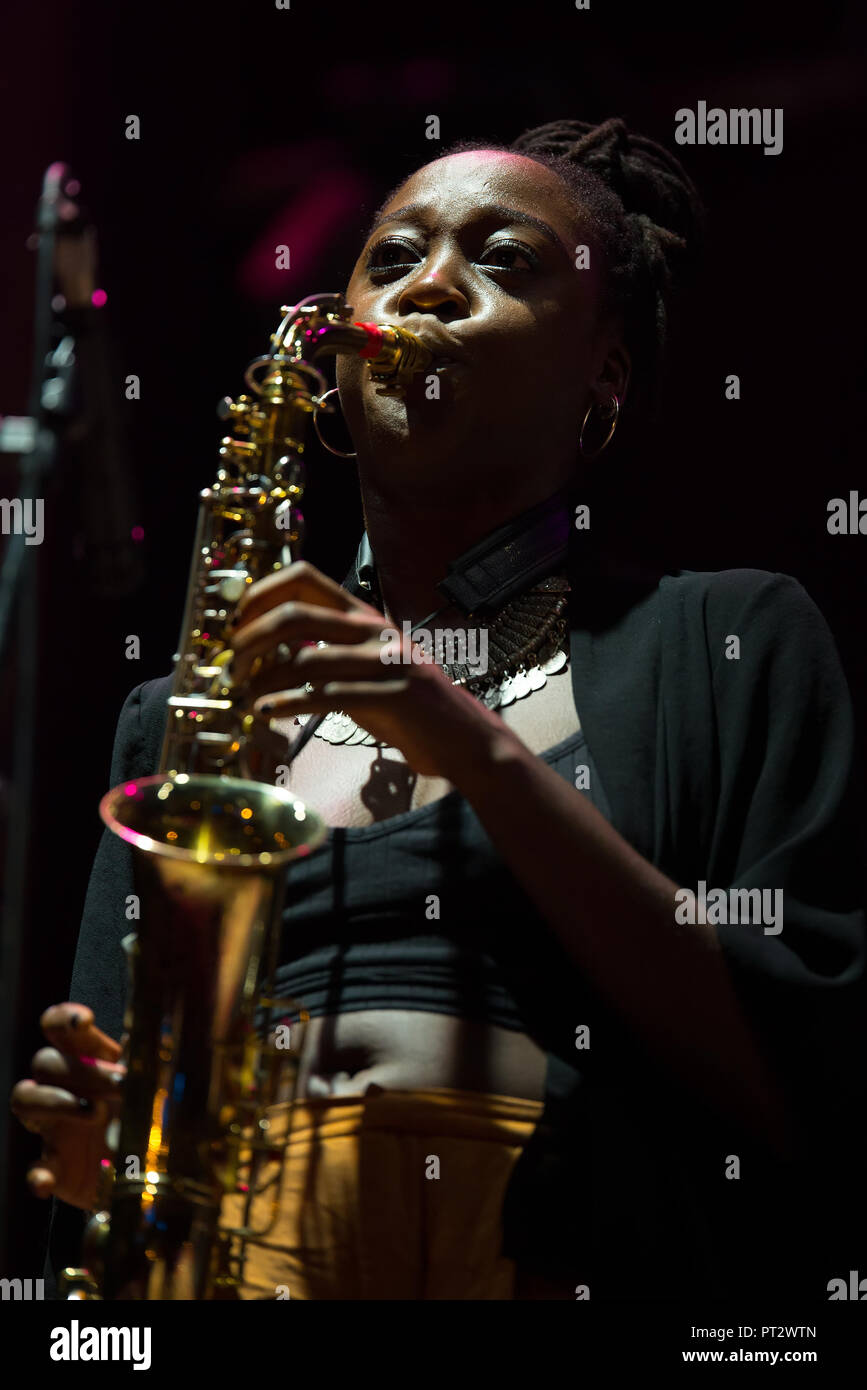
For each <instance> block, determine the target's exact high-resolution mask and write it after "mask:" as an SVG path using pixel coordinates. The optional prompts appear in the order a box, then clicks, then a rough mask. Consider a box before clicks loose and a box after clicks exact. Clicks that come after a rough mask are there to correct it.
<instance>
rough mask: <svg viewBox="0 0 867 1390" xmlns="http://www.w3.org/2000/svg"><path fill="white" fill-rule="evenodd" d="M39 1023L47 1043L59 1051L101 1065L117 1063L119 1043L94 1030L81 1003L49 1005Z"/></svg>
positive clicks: (91, 1014) (88, 1013) (91, 1019)
mask: <svg viewBox="0 0 867 1390" xmlns="http://www.w3.org/2000/svg"><path fill="white" fill-rule="evenodd" d="M40 1023H41V1025H42V1031H43V1033H44V1034H45V1036H46V1037H47V1039H48V1041H49V1042H50V1043H51V1044H52V1045H53V1046H54V1047H56V1048H57V1050H58V1051H59V1052H66V1053H72V1054H74V1055H76V1056H80V1057H92V1058H95V1059H97V1060H99V1061H102V1062H117V1061H118V1060H119V1059H120V1056H121V1047H120V1043H118V1042H116V1041H115V1040H114V1038H110V1037H109V1036H108V1034H107V1033H103V1031H102V1029H101V1028H97V1026H96V1024H95V1023H94V1021H93V1012H92V1010H91V1009H89V1008H88V1007H87V1006H86V1005H85V1004H75V1003H65V1004H53V1005H52V1006H51V1008H49V1009H46V1010H45V1013H44V1014H43V1015H42V1017H41V1019H40Z"/></svg>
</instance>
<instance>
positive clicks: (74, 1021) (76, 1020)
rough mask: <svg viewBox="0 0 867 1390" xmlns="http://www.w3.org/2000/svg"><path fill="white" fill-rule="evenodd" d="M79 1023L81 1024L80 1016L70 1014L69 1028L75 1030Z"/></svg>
mask: <svg viewBox="0 0 867 1390" xmlns="http://www.w3.org/2000/svg"><path fill="white" fill-rule="evenodd" d="M80 1022H81V1014H70V1015H69V1027H70V1028H77V1027H78V1025H79V1023H80Z"/></svg>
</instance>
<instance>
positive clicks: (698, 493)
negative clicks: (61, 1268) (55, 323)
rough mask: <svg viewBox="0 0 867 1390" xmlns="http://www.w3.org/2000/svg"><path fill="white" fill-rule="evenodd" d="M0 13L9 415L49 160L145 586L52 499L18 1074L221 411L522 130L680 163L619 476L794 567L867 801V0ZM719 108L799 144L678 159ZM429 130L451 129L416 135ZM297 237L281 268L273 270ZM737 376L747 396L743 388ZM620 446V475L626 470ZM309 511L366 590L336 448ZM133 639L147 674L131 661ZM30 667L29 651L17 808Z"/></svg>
mask: <svg viewBox="0 0 867 1390" xmlns="http://www.w3.org/2000/svg"><path fill="white" fill-rule="evenodd" d="M125 9H126V10H127V13H124V11H125ZM4 26H5V32H4V37H3V42H2V51H3V60H2V73H0V117H2V127H0V128H2V170H3V177H2V187H3V215H2V226H0V303H2V305H3V328H2V336H0V412H2V413H4V414H24V413H25V412H26V409H27V393H28V384H29V375H30V351H31V331H32V297H33V274H34V268H35V266H34V256H33V254H32V252H30V251H28V250H26V249H25V241H26V239H27V237H28V234H29V233H30V231H31V230H32V219H33V212H34V206H35V202H36V199H37V196H38V193H39V189H40V186H41V179H42V175H43V172H44V170H45V168H46V166H47V165H48V164H49V163H50V162H51V161H52V160H55V159H64V160H67V161H68V162H70V163H71V164H72V165H73V166H74V168H75V170H76V172H77V174H78V177H79V178H80V180H81V182H82V186H83V193H84V196H85V198H86V201H87V203H88V205H89V207H90V209H91V210H92V213H93V215H94V217H95V219H96V223H97V225H98V228H99V235H100V246H101V270H100V275H99V282H100V284H101V285H102V286H103V287H104V288H105V289H106V290H107V291H108V296H109V299H108V306H107V310H106V312H107V313H108V315H109V316H110V317H109V321H110V326H111V332H112V336H113V344H114V346H113V355H112V365H113V370H114V371H115V373H116V389H117V394H118V399H119V403H120V404H119V409H120V412H121V416H122V421H123V427H124V432H125V438H126V447H127V453H126V460H127V461H126V465H125V466H126V467H127V468H128V479H129V485H130V487H131V489H132V496H133V498H134V501H133V502H132V504H131V509H132V513H133V514H134V519H135V522H136V524H138V525H140V526H142V527H143V529H144V541H143V542H142V543H141V545H140V548H139V554H140V556H141V558H142V560H143V564H144V572H145V576H146V578H145V582H144V584H143V585H142V586H140V587H139V588H138V589H137V590H135V591H134V592H132V593H129V594H126V595H115V596H112V597H105V596H97V595H95V594H94V593H93V592H92V590H91V587H90V586H89V582H88V578H87V566H86V556H82V554H81V541H80V537H81V534H82V532H83V529H84V527H83V520H82V516H81V506H80V490H79V489H78V488H77V487H76V486H75V484H74V483H73V482H72V481H69V480H67V481H65V482H64V481H63V480H61V481H60V482H58V484H57V485H56V486H55V488H54V489H53V490H51V491H49V492H47V493H46V539H45V543H44V545H43V546H42V548H41V551H40V557H39V560H40V566H41V593H42V626H41V633H40V691H39V698H38V706H37V715H38V729H39V744H38V781H37V797H36V803H37V807H36V809H37V814H36V823H35V825H34V827H33V834H32V837H31V845H32V857H31V865H30V869H31V878H30V881H31V891H30V904H29V908H28V915H27V928H26V940H25V961H24V978H23V981H22V987H21V990H20V992H19V1006H18V1007H19V1018H18V1031H17V1038H18V1055H17V1057H16V1058H15V1059H14V1070H13V1075H16V1076H21V1075H25V1074H26V1071H27V1060H28V1058H29V1056H30V1055H31V1053H32V1052H33V1051H34V1050H35V1048H36V1047H37V1046H38V1045H39V1041H40V1034H39V1029H38V1016H39V1013H40V1012H41V1010H42V1009H44V1008H45V1007H46V1006H47V1005H48V1004H49V1003H52V1002H55V1001H57V1000H60V999H63V998H65V997H66V995H67V991H68V981H69V975H70V970H71V963H72V956H73V952H74V947H75V940H76V935H77V929H78V923H79V919H80V914H81V907H82V902H83V898H84V893H85V888H86V883H87V876H88V873H89V868H90V863H91V860H92V857H93V854H94V852H95V849H96V844H97V840H98V837H99V834H100V829H101V827H100V823H99V821H98V818H97V810H96V808H97V803H98V800H99V797H100V795H101V794H102V793H103V792H104V791H105V790H106V788H107V778H108V772H109V761H110V754H111V744H112V738H113V733H114V725H115V721H116V718H117V714H118V711H119V709H120V706H121V704H122V702H123V699H124V698H125V696H126V695H127V693H128V692H129V690H130V689H131V688H132V687H133V686H134V685H136V684H138V683H139V682H140V681H142V680H146V679H148V678H150V677H153V676H159V675H163V674H166V673H167V672H168V670H169V669H170V664H171V656H172V653H173V651H174V645H175V641H176V637H177V630H178V627H179V623H180V617H181V606H182V601H183V592H184V586H185V582H186V576H187V572H188V568H189V557H190V546H191V543H192V536H193V526H194V522H195V513H196V496H197V490H198V489H199V488H200V487H201V486H203V485H205V484H207V483H208V482H210V481H211V480H212V477H213V475H214V471H215V464H216V447H217V443H218V439H219V435H220V433H221V431H220V428H219V426H218V423H217V421H216V418H215V415H214V406H215V403H216V401H217V399H218V398H219V397H220V396H222V395H224V394H227V393H228V394H231V395H234V394H236V393H237V392H238V391H239V390H240V389H242V375H243V370H244V368H245V367H246V365H247V363H248V361H249V360H250V359H251V358H252V357H254V356H256V355H257V354H258V353H260V352H262V351H264V350H265V348H266V346H267V339H268V334H269V333H270V332H272V331H273V330H274V329H275V328H276V325H277V322H278V317H279V315H278V310H279V305H280V304H281V303H285V302H294V301H295V300H297V299H298V298H300V297H301V296H302V295H305V294H309V293H312V292H313V291H317V290H332V289H340V288H343V286H344V284H345V282H346V279H347V277H348V273H349V270H350V267H351V265H352V262H353V260H354V258H355V255H356V254H357V251H358V249H359V238H360V234H361V230H362V228H363V227H364V226H365V225H366V222H367V220H368V219H369V217H370V215H371V213H372V212H373V210H374V209H375V208H376V206H377V205H378V204H379V202H380V201H381V198H382V196H383V195H384V193H385V192H386V190H388V189H389V188H390V187H392V185H393V184H395V183H396V182H397V181H398V180H399V179H401V178H402V177H403V176H404V175H405V174H407V173H409V172H410V171H411V170H413V169H414V168H416V167H418V166H419V165H420V164H423V163H426V162H427V161H428V160H430V159H432V158H435V157H436V155H437V154H438V153H439V150H440V148H441V147H442V146H443V145H447V144H449V143H451V142H452V141H454V140H456V139H460V138H468V137H477V136H478V137H484V138H490V139H493V140H496V141H509V140H511V139H513V138H514V137H515V136H516V135H517V134H519V133H520V132H521V131H522V130H524V129H525V128H526V127H528V126H531V125H536V124H540V123H543V122H546V121H549V120H552V119H555V118H560V117H577V118H579V119H585V120H594V121H595V120H602V119H604V118H606V117H607V116H611V115H618V116H622V117H624V118H625V119H626V121H627V122H628V124H630V126H632V127H633V128H634V129H636V130H639V131H642V132H644V133H646V134H648V135H651V136H653V137H655V138H656V139H658V140H661V141H663V142H666V143H668V144H669V145H670V147H671V148H672V149H673V150H674V151H675V153H677V154H678V156H679V157H680V158H681V160H682V161H683V163H684V164H685V166H686V168H687V170H688V172H689V173H690V174H691V176H692V177H693V179H694V180H695V181H696V183H697V184H698V187H699V189H700V191H701V193H702V195H703V197H704V199H705V202H706V204H707V207H708V210H709V213H710V219H711V237H710V245H709V248H708V254H707V261H706V266H705V269H704V271H703V274H702V277H701V279H700V282H699V283H698V285H697V286H696V287H695V289H694V291H693V292H692V294H691V297H690V299H689V302H688V303H687V304H686V305H685V306H684V312H683V316H682V319H681V323H680V326H679V329H678V333H677V335H676V339H675V342H674V345H673V353H672V364H671V376H670V386H669V389H668V392H667V395H666V398H665V403H664V408H663V412H662V417H661V420H660V424H659V427H658V429H657V431H656V433H655V434H654V435H653V436H650V437H649V438H648V441H647V445H646V448H644V449H642V450H640V451H638V452H637V455H636V458H635V459H633V460H631V463H630V467H631V468H632V469H633V470H634V471H633V473H632V477H631V478H630V474H629V473H628V472H627V473H626V474H625V476H624V479H623V485H622V487H620V488H619V497H620V505H621V507H622V520H623V526H624V530H626V528H631V532H632V534H634V535H635V537H636V540H637V542H640V543H642V544H643V545H644V546H645V547H649V548H650V549H651V550H658V551H659V553H660V554H662V555H664V556H665V558H666V559H667V560H669V562H670V563H671V564H672V566H673V567H682V568H687V569H698V570H708V569H723V568H729V567H735V566H754V567H757V568H760V569H766V570H773V571H776V570H780V571H783V572H785V573H789V574H793V575H795V576H796V577H797V578H798V579H799V580H801V582H802V583H803V584H804V585H805V587H806V588H807V590H808V592H809V593H810V594H811V595H812V596H813V598H814V599H815V600H816V602H817V603H818V604H819V606H820V608H821V609H822V611H823V612H824V614H825V616H826V618H827V620H828V622H829V624H830V626H831V629H832V631H833V632H834V634H835V637H836V639H837V642H838V645H839V648H840V653H841V657H842V660H843V664H844V667H845V669H846V672H847V675H848V677H849V681H850V684H851V688H852V693H853V698H854V701H855V705H856V713H858V716H859V738H860V739H861V742H860V744H859V775H861V780H862V783H863V770H864V751H863V727H861V725H862V724H863V721H862V720H861V719H860V711H861V710H862V709H863V706H864V695H865V691H867V662H865V650H864V639H863V631H864V625H863V609H864V604H865V575H867V536H840V537H831V536H829V535H828V534H827V530H826V519H827V503H828V501H829V499H830V498H831V497H835V496H843V497H847V496H848V493H849V491H850V489H858V488H859V487H860V488H861V489H862V494H863V491H864V490H867V471H865V468H864V462H863V447H862V442H861V438H860V433H861V423H862V409H863V399H864V397H863V393H860V394H859V387H860V386H861V385H862V384H863V364H864V357H863V323H864V314H863V298H862V285H863V276H862V274H861V266H862V262H863V249H862V242H863V218H862V214H861V204H862V201H863V199H862V188H861V185H862V181H863V178H864V154H863V152H864V136H865V99H864V90H865V80H864V79H865V63H864V56H865V40H864V25H863V20H862V19H861V17H860V15H859V14H858V12H857V7H856V6H855V5H852V6H847V5H842V4H829V3H825V4H821V5H820V4H815V5H810V6H809V7H807V8H805V9H804V11H803V12H802V13H801V14H799V13H798V12H797V11H796V10H794V9H793V7H792V6H791V5H785V6H784V5H776V4H774V5H762V4H761V3H756V4H751V5H749V6H747V5H743V6H738V5H718V6H711V7H705V6H696V7H694V11H693V12H692V13H690V12H688V11H685V10H680V9H675V8H673V7H671V6H667V5H666V4H664V3H661V4H660V3H654V4H645V5H633V6H624V5H622V4H617V3H602V0H592V9H591V11H589V12H579V11H576V10H575V8H574V5H573V4H572V3H571V0H562V3H551V2H550V0H537V2H536V3H534V4H533V5H531V6H525V7H521V8H511V7H507V6H505V5H502V4H500V5H496V4H485V5H476V6H467V5H463V6H453V5H450V4H445V3H437V4H435V5H421V4H417V5H409V4H406V3H404V4H401V5H399V6H394V7H389V8H384V7H379V6H377V7H373V6H363V7H359V6H355V5H345V6H343V5H334V4H327V5H326V4H322V3H314V0H309V2H308V3H305V0H292V5H291V9H290V10H288V11H277V10H275V8H274V5H273V3H268V0H246V3H238V4H235V5H226V6H223V7H218V6H215V5H195V6H192V7H190V8H189V9H188V10H184V9H183V8H182V7H181V5H180V4H176V5H175V6H173V7H168V6H159V5H148V6H135V7H122V6H117V5H116V4H112V5H109V4H103V3H91V4H89V5H88V6H87V9H86V13H81V12H79V13H76V12H75V11H74V9H73V7H69V6H59V5H56V6H52V5H44V4H43V5H40V6H38V7H25V6H21V7H19V8H18V11H17V14H15V15H14V16H9V17H7V19H6V20H5V21H4ZM699 100H706V101H707V102H708V105H709V106H711V105H718V106H722V107H724V108H729V107H731V106H738V107H741V106H758V107H778V106H780V107H783V108H784V113H785V114H784V147H783V152H782V153H781V154H780V155H778V156H766V155H764V153H763V152H762V149H761V148H760V147H753V146H746V147H738V146H732V147H728V146H716V147H713V146H708V147H704V148H701V147H684V148H680V147H677V146H675V144H674V124H675V122H674V113H675V111H676V110H677V109H678V108H679V107H681V106H688V107H692V108H694V107H695V106H696V103H697V102H698V101H699ZM129 114H136V115H138V116H140V118H141V126H142V138H141V140H140V141H138V142H131V141H128V140H126V139H125V135H124V130H125V118H126V117H127V116H128V115H129ZM430 114H437V115H438V116H439V117H440V121H441V134H442V141H441V142H440V143H437V142H433V141H428V140H427V139H426V138H425V118H426V117H427V116H428V115H430ZM283 242H285V243H287V244H288V245H289V246H290V248H291V256H292V269H291V270H290V271H277V270H275V269H274V268H273V248H274V246H275V245H276V244H278V243H283ZM127 373H136V374H138V375H139V376H140V379H141V396H142V398H141V400H140V401H138V402H126V401H124V400H123V387H124V377H125V376H126V374H127ZM730 373H737V374H738V375H739V377H740V382H741V400H740V401H739V402H729V401H726V399H725V397H724V381H725V377H726V376H727V375H728V374H730ZM605 459H606V466H607V467H609V468H610V469H612V470H615V469H617V468H618V455H617V453H616V450H612V451H610V452H609V454H607V455H606V456H605ZM529 466H532V461H529ZM14 493H15V473H14V468H13V461H11V460H10V459H9V458H0V495H2V496H6V497H10V496H13V495H14ZM305 511H306V515H307V521H308V541H307V546H306V554H307V556H308V558H310V559H311V560H312V561H313V562H314V563H315V564H317V565H319V566H320V567H322V568H323V569H325V570H327V571H329V572H331V573H332V574H334V575H335V577H336V578H338V579H342V578H343V576H344V574H345V572H346V570H347V568H348V565H349V563H350V561H351V559H352V556H353V555H354V548H355V545H356V543H357V540H358V537H359V535H360V530H361V521H360V508H359V504H358V497H357V490H356V485H355V477H354V473H353V469H352V465H351V464H349V463H343V462H340V461H338V460H335V459H333V458H331V457H330V456H328V455H327V454H325V453H324V451H322V450H321V449H320V448H319V447H318V445H316V443H315V441H313V442H312V443H311V445H310V468H309V487H308V494H307V505H306V507H305ZM0 543H2V542H0ZM132 544H133V542H132V541H130V545H132ZM132 633H135V634H138V635H139V636H140V638H141V653H142V654H141V659H140V660H139V661H137V662H130V661H127V660H126V659H125V656H124V650H125V638H126V637H127V635H129V634H132ZM13 674H14V673H13V670H12V667H11V664H10V663H9V662H7V664H6V668H5V669H4V670H2V671H0V714H2V721H3V725H2V740H0V745H2V746H0V755H2V757H0V776H2V778H3V783H2V792H3V810H4V813H5V814H6V815H8V814H12V815H14V813H15V809H14V803H12V804H10V799H9V786H8V776H9V768H10V766H11V748H12V740H13V738H14V727H15V721H14V708H13ZM0 1103H3V1104H5V1101H3V1102H0ZM12 1144H13V1148H12V1158H13V1174H12V1181H11V1185H10V1192H9V1194H8V1195H7V1198H6V1202H5V1203H4V1206H7V1209H8V1208H11V1211H12V1214H13V1220H12V1222H11V1223H10V1225H11V1229H10V1236H11V1243H10V1247H9V1250H8V1251H7V1254H6V1256H5V1257H4V1259H3V1264H2V1272H3V1273H5V1274H9V1275H12V1274H19V1275H22V1276H23V1275H26V1274H27V1273H34V1274H38V1273H39V1272H40V1269H41V1251H40V1249H39V1240H38V1237H39V1234H40V1231H41V1224H42V1222H43V1221H44V1218H45V1212H46V1209H45V1206H44V1205H43V1204H41V1203H38V1202H36V1201H35V1199H32V1198H31V1197H29V1195H28V1194H27V1192H26V1188H25V1186H24V1181H23V1171H24V1168H25V1167H26V1164H27V1162H28V1161H30V1159H31V1158H32V1157H35V1156H36V1154H37V1153H38V1141H37V1140H36V1139H35V1138H34V1137H33V1136H30V1135H28V1134H27V1133H26V1132H25V1131H24V1130H23V1129H21V1128H20V1126H17V1125H15V1126H14V1130H13V1139H12ZM0 1197H2V1194H0Z"/></svg>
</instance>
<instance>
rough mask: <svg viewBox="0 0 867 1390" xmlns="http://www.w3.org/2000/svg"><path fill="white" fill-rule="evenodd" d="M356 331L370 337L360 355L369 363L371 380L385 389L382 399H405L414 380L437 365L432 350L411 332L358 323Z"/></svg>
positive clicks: (403, 329)
mask: <svg viewBox="0 0 867 1390" xmlns="http://www.w3.org/2000/svg"><path fill="white" fill-rule="evenodd" d="M355 327H356V328H361V329H363V331H364V332H365V333H366V334H367V342H366V343H365V344H364V346H363V347H362V348H360V349H359V355H360V356H361V357H363V358H365V359H366V361H367V364H368V369H369V371H370V376H371V380H372V381H376V382H379V383H380V385H381V386H382V387H383V390H382V392H381V393H380V394H381V395H386V396H399V395H402V393H403V391H404V390H405V388H406V387H407V386H408V385H409V383H410V381H411V380H412V378H413V376H415V374H416V373H417V372H421V371H424V369H425V367H427V366H429V365H430V363H431V362H432V361H433V358H434V354H433V352H432V351H431V349H430V348H429V347H426V346H425V344H424V343H423V342H422V340H421V338H417V337H416V335H415V334H414V333H410V331H409V329H407V328H395V327H394V325H393V324H390V323H361V322H359V321H358V320H356V321H355Z"/></svg>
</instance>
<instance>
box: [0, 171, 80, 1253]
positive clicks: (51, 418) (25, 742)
mask: <svg viewBox="0 0 867 1390" xmlns="http://www.w3.org/2000/svg"><path fill="white" fill-rule="evenodd" d="M71 182H72V175H71V171H70V169H69V167H68V165H66V164H61V163H56V164H52V165H51V166H50V167H49V169H48V170H47V171H46V174H45V178H44V181H43V188H42V196H41V198H40V200H39V204H38V209H37V228H38V234H39V244H38V256H37V266H36V296H35V300H36V302H35V316H34V342H33V364H32V373H31V387H30V400H29V412H30V413H29V416H26V417H23V418H22V417H7V418H6V419H5V420H3V421H2V422H0V452H8V453H16V454H18V455H19V460H20V461H19V465H18V499H19V500H20V504H21V513H20V520H21V523H22V524H21V527H20V528H19V529H12V533H11V534H10V536H9V538H8V545H7V548H6V554H5V556H4V560H3V567H2V572H0V670H5V669H7V667H8V666H9V665H14V666H15V668H16V678H15V703H14V711H15V738H14V750H13V764H12V785H11V789H10V796H9V802H8V816H7V827H6V865H5V873H4V897H3V916H2V934H0V1097H2V1104H0V1110H2V1113H3V1116H4V1122H3V1123H4V1127H5V1126H7V1125H8V1123H9V1113H10V1112H9V1108H8V1104H7V1103H6V1098H7V1097H8V1095H9V1092H10V1090H11V1088H12V1085H13V1077H12V1068H13V1066H14V1064H15V1060H16V1050H15V1042H16V1037H17V1023H18V1015H17V1005H18V993H19V986H20V979H19V976H20V969H21V956H22V949H21V947H22V940H23V933H24V929H25V909H26V899H27V880H28V868H29V850H30V846H31V839H32V835H31V821H32V802H33V781H34V776H33V774H34V747H35V724H36V705H37V697H38V669H37V663H38V651H39V568H38V554H39V544H38V543H36V544H32V545H30V544H28V543H27V539H28V538H27V536H26V535H25V524H26V521H27V520H28V519H29V518H31V517H33V516H34V515H35V512H34V504H35V503H36V502H37V501H41V500H42V499H41V493H42V491H43V487H44V484H45V483H46V482H47V481H48V480H49V479H50V478H51V476H52V473H53V470H54V467H55V463H56V457H57V446H58V433H59V430H60V428H61V425H62V424H63V423H64V421H63V416H64V413H65V412H66V411H67V409H68V407H69V399H70V394H71V382H72V371H73V367H74V362H75V355H74V343H73V339H72V338H71V337H70V336H69V335H67V336H65V337H64V338H63V339H62V340H61V342H60V343H59V345H58V346H57V347H56V348H55V349H54V351H52V350H51V344H52V337H53V329H54V325H55V317H54V311H53V308H52V299H53V297H54V253H55V242H56V238H57V231H58V226H59V225H60V224H61V222H62V219H63V215H64V214H63V212H62V207H63V206H64V205H65V206H66V207H68V206H69V204H68V202H67V197H68V194H67V185H69V184H70V183H71ZM73 187H75V185H74V184H73ZM12 514H13V513H12V509H11V508H8V509H7V515H8V516H9V517H10V518H11V516H12ZM30 539H33V538H32V537H31V538H30ZM39 539H40V540H41V539H42V537H41V536H40V537H39ZM16 600H17V610H18V611H17V623H16V625H15V637H16V643H15V653H14V657H12V658H10V656H9V653H10V650H11V644H10V640H9V635H10V631H11V630H12V612H13V607H14V606H15V605H16ZM8 1149H9V1146H8V1143H7V1142H6V1136H5V1135H2V1136H0V1201H2V1202H3V1206H4V1209H5V1210H8V1206H7V1203H6V1201H5V1198H6V1197H7V1184H8V1181H9V1153H8ZM10 1195H11V1194H10ZM7 1236H8V1232H7V1229H6V1227H5V1225H4V1227H3V1229H2V1231H0V1265H2V1267H3V1268H4V1269H5V1268H6V1249H5V1247H6V1243H7Z"/></svg>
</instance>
